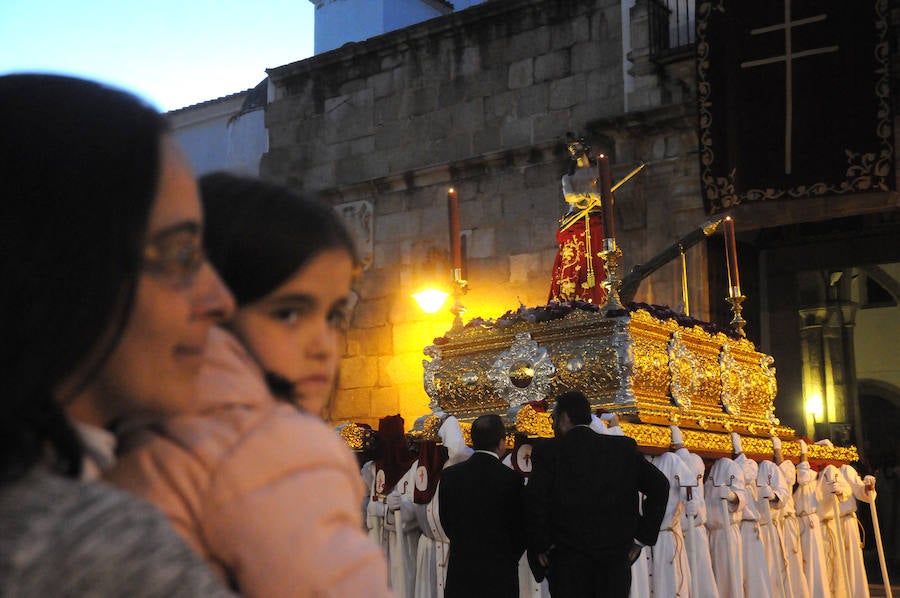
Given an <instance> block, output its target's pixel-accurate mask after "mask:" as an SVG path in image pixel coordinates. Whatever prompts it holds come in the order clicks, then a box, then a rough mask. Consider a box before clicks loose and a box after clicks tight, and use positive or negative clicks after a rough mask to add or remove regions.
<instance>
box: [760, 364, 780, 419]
mask: <svg viewBox="0 0 900 598" xmlns="http://www.w3.org/2000/svg"><path fill="white" fill-rule="evenodd" d="M773 363H775V359H774V358H773V357H772V356H771V355H761V356H760V358H759V366H760V368H761V369H762V375H763V378H764V379H765V381H766V382H767V388H768V395H769V401H768V404H767V405H766V421H768V422H769V423H770V424H774V425H776V426H777V425H779V424H780V423H781V420H780V419H778V418H777V417H775V396H776V395H777V394H778V381H777V380H776V379H775V368H774V367H772V364H773Z"/></svg>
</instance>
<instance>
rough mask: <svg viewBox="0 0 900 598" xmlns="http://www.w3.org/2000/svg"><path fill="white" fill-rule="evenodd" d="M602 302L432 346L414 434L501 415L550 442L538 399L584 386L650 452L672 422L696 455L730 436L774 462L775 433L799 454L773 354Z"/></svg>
mask: <svg viewBox="0 0 900 598" xmlns="http://www.w3.org/2000/svg"><path fill="white" fill-rule="evenodd" d="M592 307H593V306H584V308H571V309H570V311H568V313H567V314H565V315H564V316H562V317H557V318H555V319H550V320H549V321H535V322H529V321H517V322H514V323H511V324H509V325H507V326H497V325H492V326H489V327H485V326H469V327H467V328H464V329H463V330H461V331H458V332H456V333H454V334H452V335H450V336H447V337H443V338H441V339H436V341H438V342H436V343H435V344H434V345H431V346H429V347H426V349H425V354H426V355H427V356H429V357H430V360H423V366H424V384H425V391H426V392H427V393H428V396H429V397H430V398H431V403H430V405H429V408H430V409H431V411H432V415H430V416H425V417H423V418H420V419H419V420H418V421H417V423H416V426H415V427H414V430H413V432H412V434H413V435H414V436H416V435H418V436H422V437H434V436H435V432H436V421H437V418H438V417H439V416H438V415H434V414H439V413H447V414H451V415H455V416H456V417H457V418H459V419H460V421H461V422H463V424H464V427H467V426H465V424H467V423H470V422H471V421H472V420H474V419H475V418H476V417H478V416H479V415H484V414H487V413H499V414H503V415H505V417H506V421H507V424H508V425H509V426H510V428H511V429H512V430H514V431H515V432H521V433H526V434H528V435H529V436H539V437H549V436H552V434H553V432H552V429H551V425H550V420H549V414H548V413H547V412H546V411H543V410H542V409H541V407H540V406H539V405H538V407H537V408H535V405H536V402H539V401H550V402H551V404H552V400H553V398H554V397H556V396H558V395H559V394H561V393H563V392H566V391H569V390H580V391H581V392H583V393H584V394H585V395H586V396H587V397H588V400H589V401H590V402H591V405H592V406H593V407H594V408H602V409H605V410H606V411H609V412H612V413H615V414H617V415H618V416H619V419H620V422H621V426H622V429H623V431H624V432H625V434H626V435H628V436H631V437H632V438H634V439H635V440H637V441H638V444H639V445H640V446H641V447H642V448H644V449H646V450H647V451H648V452H656V450H657V449H658V450H665V449H668V448H669V446H670V444H671V431H670V428H669V426H670V425H677V426H679V427H680V428H681V429H682V431H683V437H684V441H685V445H686V446H687V448H688V449H691V450H694V451H697V452H699V453H701V454H707V455H709V456H721V455H724V454H727V453H730V451H731V439H730V432H737V433H738V434H740V435H741V437H742V444H743V447H744V450H745V452H746V453H748V454H749V455H753V454H757V455H760V456H765V458H769V457H771V452H772V451H771V437H772V436H778V437H780V438H782V439H783V444H784V449H783V450H784V454H785V455H786V456H788V457H791V456H793V457H797V456H799V445H798V443H797V442H796V433H795V431H794V430H793V429H792V428H789V427H787V426H783V425H781V423H780V421H779V420H778V418H777V417H776V415H775V407H774V400H775V396H776V393H777V390H778V384H777V382H776V377H775V368H774V367H773V361H774V360H773V358H772V357H771V356H769V355H766V354H764V353H760V352H759V351H757V350H756V347H755V346H754V345H753V343H752V342H750V341H748V340H747V339H745V338H740V337H738V336H737V335H727V334H725V333H723V332H709V331H707V330H704V329H703V328H701V326H700V325H693V326H685V325H683V324H682V323H679V322H678V321H676V319H674V318H666V317H665V316H664V315H662V316H661V315H660V313H659V312H664V311H665V308H656V307H654V306H642V307H636V308H633V309H630V310H628V311H627V313H626V314H624V315H619V316H617V317H606V316H604V315H602V313H600V312H599V311H598V310H596V308H594V309H590V308H592ZM810 458H811V459H819V460H829V461H842V462H845V461H853V460H856V459H857V458H858V457H857V453H856V449H855V448H854V447H849V448H848V447H826V446H821V445H813V446H811V447H810Z"/></svg>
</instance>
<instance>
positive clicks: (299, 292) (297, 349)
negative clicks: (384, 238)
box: [232, 249, 353, 417]
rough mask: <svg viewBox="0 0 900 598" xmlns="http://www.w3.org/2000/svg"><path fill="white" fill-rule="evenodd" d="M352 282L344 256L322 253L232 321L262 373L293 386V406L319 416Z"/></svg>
mask: <svg viewBox="0 0 900 598" xmlns="http://www.w3.org/2000/svg"><path fill="white" fill-rule="evenodd" d="M352 281H353V261H352V260H351V258H350V255H349V254H348V253H347V252H346V251H344V250H343V249H328V250H325V251H323V252H322V253H320V254H318V255H316V256H315V257H313V258H312V259H311V260H310V261H308V262H307V263H306V264H304V265H303V267H301V268H300V269H299V270H297V272H295V273H294V274H293V276H291V277H290V278H289V279H287V281H285V283H284V284H282V285H281V286H280V287H278V288H277V289H275V290H274V291H272V292H271V293H269V294H268V295H266V296H265V297H263V298H262V299H259V300H257V301H255V302H253V303H249V304H247V305H245V306H243V307H240V308H239V309H238V311H237V315H236V316H235V318H234V320H233V321H232V329H233V331H234V332H235V334H237V336H238V338H240V339H241V341H242V342H243V343H244V346H245V347H247V349H248V350H249V351H250V353H251V354H252V355H253V356H254V357H255V358H256V359H257V361H258V362H259V364H260V365H261V366H262V368H263V369H264V370H266V371H267V372H271V373H273V374H277V375H278V376H280V377H282V378H284V379H285V380H287V381H289V382H291V383H292V384H293V385H294V391H295V394H294V396H293V397H292V400H293V402H294V403H295V404H296V405H298V406H299V407H300V408H302V409H303V410H304V411H307V412H309V413H313V414H316V415H319V416H320V417H321V416H323V414H324V410H325V408H326V407H327V406H328V401H329V398H330V397H331V395H332V392H333V391H334V388H335V386H336V384H337V375H338V364H339V361H340V357H341V349H342V346H343V334H344V330H345V329H346V327H347V324H348V323H349V319H350V309H351V307H352V306H351V304H350V285H351V283H352Z"/></svg>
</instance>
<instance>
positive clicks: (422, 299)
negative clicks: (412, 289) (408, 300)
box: [412, 289, 447, 314]
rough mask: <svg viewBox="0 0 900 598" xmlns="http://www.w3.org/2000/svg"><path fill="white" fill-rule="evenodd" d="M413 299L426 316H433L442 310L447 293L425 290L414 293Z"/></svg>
mask: <svg viewBox="0 0 900 598" xmlns="http://www.w3.org/2000/svg"><path fill="white" fill-rule="evenodd" d="M412 297H413V299H415V300H416V303H418V304H419V307H421V308H422V311H424V312H425V313H426V314H433V313H435V312H436V311H437V310H439V309H440V308H441V306H442V305H443V304H444V301H446V300H447V293H445V292H444V291H441V290H438V289H425V290H424V291H419V292H418V293H413V296H412Z"/></svg>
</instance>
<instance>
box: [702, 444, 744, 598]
mask: <svg viewBox="0 0 900 598" xmlns="http://www.w3.org/2000/svg"><path fill="white" fill-rule="evenodd" d="M720 486H730V489H731V491H732V492H734V494H735V495H736V496H737V504H731V503H729V502H728V501H726V500H725V499H723V498H720V494H719V490H720V488H719V487H720ZM703 490H704V494H705V495H706V516H707V520H706V526H707V528H708V529H709V551H710V557H711V558H712V565H713V572H714V573H715V576H716V586H717V587H718V589H719V596H721V598H743V597H744V584H743V574H742V562H743V552H742V550H741V531H740V527H739V525H740V522H741V513H742V512H743V507H744V504H745V503H746V502H747V494H746V491H745V489H744V475H743V472H742V471H741V470H740V468H738V466H737V465H736V464H735V463H734V461H732V460H731V459H728V458H727V457H723V458H722V459H719V460H718V461H716V462H715V463H713V466H712V467H711V468H710V470H709V476H708V477H707V479H706V483H705V486H704V489H703Z"/></svg>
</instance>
